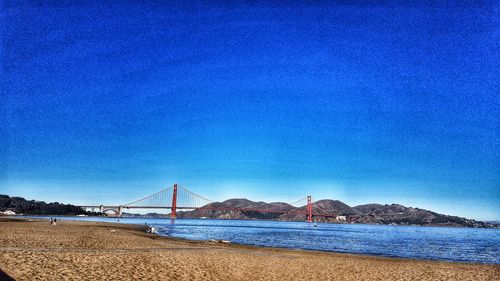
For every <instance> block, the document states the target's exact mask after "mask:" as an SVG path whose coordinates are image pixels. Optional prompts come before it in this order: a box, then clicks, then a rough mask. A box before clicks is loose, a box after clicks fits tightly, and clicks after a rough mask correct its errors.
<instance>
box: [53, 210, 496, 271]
mask: <svg viewBox="0 0 500 281" xmlns="http://www.w3.org/2000/svg"><path fill="white" fill-rule="evenodd" d="M59 218H60V219H62V220H89V221H106V222H117V219H116V218H102V217H98V218H97V217H58V219H59ZM120 223H130V224H144V223H147V224H148V225H151V226H154V227H156V228H157V229H158V232H159V234H160V235H164V236H171V237H179V238H186V239H192V240H208V239H217V240H229V241H231V242H232V243H239V244H246V245H256V246H268V247H281V248H293V249H308V250H319V251H331V252H342V253H355V254H368V255H377V256H387V257H400V258H413V259H431V260H446V261H461V262H478V263H491V264H500V229H480V228H450V227H412V226H388V225H361V224H324V223H318V224H317V227H314V226H313V224H310V223H305V222H278V221H244V220H209V219H206V220H202V219H178V220H176V221H175V223H171V222H170V220H169V219H155V218H147V219H145V218H120Z"/></svg>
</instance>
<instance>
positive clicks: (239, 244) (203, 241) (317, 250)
mask: <svg viewBox="0 0 500 281" xmlns="http://www.w3.org/2000/svg"><path fill="white" fill-rule="evenodd" d="M36 217H37V218H29V217H26V216H23V217H17V218H16V217H4V218H11V219H18V220H29V219H31V220H37V219H39V220H42V221H45V220H48V219H49V218H51V217H65V216H63V215H57V216H42V215H39V216H36ZM38 217H46V218H47V219H45V218H38ZM67 217H75V216H67ZM95 218H99V217H95ZM110 219H116V220H118V219H121V218H110ZM133 219H136V218H133ZM144 219H147V218H144ZM150 219H162V218H150ZM181 220H184V219H181ZM185 220H192V218H186V219H185ZM214 220H217V219H214ZM219 220H221V221H225V220H226V219H219ZM1 221H2V217H1V216H0V222H1ZM65 221H67V222H99V223H109V224H120V225H131V226H138V227H145V225H143V224H138V223H126V222H119V221H109V222H105V221H88V220H85V219H84V218H82V219H73V220H65ZM235 221H237V220H235ZM252 221H256V220H252ZM262 221H266V220H262ZM278 222H285V223H286V221H278ZM356 225H365V224H356ZM370 225H371V224H370ZM374 225H376V224H374ZM381 226H388V225H381ZM399 226H403V227H414V226H410V225H407V226H406V225H396V227H399ZM415 227H418V226H415ZM420 227H423V226H420ZM425 227H435V228H452V229H455V227H453V226H425ZM463 228H464V229H469V228H467V227H463ZM146 229H147V228H146ZM146 229H144V231H145V230H146ZM470 229H477V228H470ZM481 229H490V228H481ZM493 229H494V228H493ZM157 236H158V237H162V238H166V239H172V240H174V241H186V242H193V243H207V242H208V240H194V239H188V238H182V237H172V236H166V235H157ZM226 245H232V246H241V247H250V248H252V249H255V250H258V249H275V250H280V249H283V250H290V251H306V252H312V253H330V254H341V255H354V256H366V257H375V258H389V259H401V260H410V261H430V262H448V263H463V264H478V265H500V263H499V264H495V263H488V262H479V261H469V260H446V259H439V258H435V259H432V258H412V257H400V256H389V255H383V254H370V253H352V252H337V251H329V250H321V249H304V248H291V247H290V248H288V247H276V246H265V245H251V244H243V243H237V242H232V241H229V243H228V244H226Z"/></svg>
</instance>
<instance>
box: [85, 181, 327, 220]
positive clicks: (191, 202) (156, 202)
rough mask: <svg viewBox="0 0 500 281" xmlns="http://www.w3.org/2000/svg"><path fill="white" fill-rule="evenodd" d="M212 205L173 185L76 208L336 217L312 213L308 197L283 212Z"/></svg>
mask: <svg viewBox="0 0 500 281" xmlns="http://www.w3.org/2000/svg"><path fill="white" fill-rule="evenodd" d="M212 203H215V202H214V201H212V200H210V199H207V198H205V197H203V196H201V195H198V194H196V193H194V192H192V191H190V190H188V189H187V188H184V187H181V186H178V185H177V184H174V185H173V186H170V187H168V188H165V189H163V190H161V191H159V192H157V193H154V194H151V195H149V196H146V197H144V198H141V199H139V200H136V201H133V202H130V203H127V204H122V205H115V206H112V205H86V206H79V207H81V208H84V209H91V210H92V211H96V210H99V212H101V213H108V214H112V215H114V216H117V217H121V216H122V213H123V211H124V210H126V209H170V210H171V212H170V218H171V219H176V218H177V210H212V211H241V212H259V213H281V214H292V215H304V218H305V221H307V222H312V219H313V217H314V216H322V217H335V216H336V214H319V213H313V202H312V198H311V196H310V195H308V196H305V197H302V198H300V199H299V200H297V201H295V202H292V203H289V205H288V206H289V207H284V208H273V209H263V208H252V207H248V208H239V207H228V206H221V205H220V204H212Z"/></svg>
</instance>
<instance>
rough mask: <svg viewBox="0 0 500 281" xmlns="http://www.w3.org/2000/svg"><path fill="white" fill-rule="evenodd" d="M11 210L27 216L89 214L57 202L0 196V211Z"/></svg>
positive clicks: (75, 207) (78, 208)
mask: <svg viewBox="0 0 500 281" xmlns="http://www.w3.org/2000/svg"><path fill="white" fill-rule="evenodd" d="M6 210H11V211H14V212H15V213H16V214H29V215H80V214H89V213H88V212H85V211H84V210H83V209H82V208H80V207H77V206H73V205H70V204H61V203H58V202H53V203H45V202H43V201H35V200H26V199H24V198H22V197H10V196H8V195H1V194H0V211H6Z"/></svg>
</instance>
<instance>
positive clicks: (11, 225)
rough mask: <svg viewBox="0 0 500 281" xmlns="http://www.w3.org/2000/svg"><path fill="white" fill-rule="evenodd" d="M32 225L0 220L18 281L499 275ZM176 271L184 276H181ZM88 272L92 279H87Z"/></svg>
mask: <svg viewBox="0 0 500 281" xmlns="http://www.w3.org/2000/svg"><path fill="white" fill-rule="evenodd" d="M31 220H32V221H28V220H27V218H23V219H17V218H16V219H11V220H7V221H6V220H5V219H0V269H1V270H4V271H5V272H6V273H7V274H8V275H9V276H11V277H13V278H15V279H16V280H29V279H32V277H35V276H37V277H38V276H40V277H41V279H45V278H46V279H61V278H60V277H61V276H71V278H70V279H72V278H76V279H78V278H79V277H81V278H82V279H95V278H96V276H97V277H98V276H107V277H106V279H125V280H130V279H165V280H176V279H178V280H207V279H214V280H235V279H237V280H252V279H253V278H250V277H252V275H254V274H257V273H255V272H254V271H255V270H253V269H255V268H261V269H263V271H262V272H261V273H260V274H261V275H260V276H261V277H260V278H261V279H262V280H294V279H296V278H297V279H302V278H298V277H299V276H302V277H304V278H306V277H308V276H309V277H308V278H310V279H313V280H360V279H365V280H366V279H371V280H398V279H399V278H398V276H400V274H409V273H411V274H412V276H413V277H414V278H411V279H413V280H416V279H419V280H435V279H439V278H441V277H446V278H444V279H445V280H491V279H494V278H495V277H498V276H500V265H494V264H480V263H468V262H449V261H436V260H418V259H405V258H395V257H385V256H375V255H359V254H350V253H337V252H325V251H314V250H303V249H288V248H275V247H260V246H252V245H243V244H236V243H230V244H225V243H218V242H209V241H199V240H188V239H184V238H175V237H168V236H159V235H151V234H147V233H146V232H145V229H146V227H145V226H144V225H138V224H123V223H108V222H88V221H61V222H58V225H57V226H55V227H51V226H50V225H49V224H48V223H47V222H46V221H45V220H43V219H40V220H36V219H31ZM138 257H140V258H138ZM145 260H147V261H148V262H144V261H145ZM165 260H168V262H165ZM108 261H114V262H113V263H112V264H115V263H116V264H120V265H121V268H122V269H123V270H124V272H123V273H120V272H115V271H114V270H113V268H112V267H102V266H101V265H102V263H107V262H108ZM47 263H48V264H49V265H46V264H47ZM310 264H312V265H313V266H309V265H310ZM193 265H195V266H193ZM82 268H86V269H87V270H83V271H82ZM138 268H139V269H138ZM177 268H184V269H185V270H187V273H185V274H187V275H185V274H184V273H180V272H178V270H176V269H177ZM166 269H170V270H166ZM264 269H265V270H264ZM189 271H193V272H191V273H189ZM90 272H92V274H94V275H89V274H90ZM125 272H127V274H124V273H125ZM305 273H307V274H305ZM134 274H135V275H134ZM304 274H305V275H304ZM131 276H134V277H133V278H131ZM335 276H336V277H335ZM334 277H335V278H337V279H335V278H334ZM339 277H342V278H339ZM483 277H484V278H483ZM332 278H333V279H332ZM351 278H353V279H351ZM98 279H99V278H98ZM256 279H258V278H256ZM441 279H442V278H441Z"/></svg>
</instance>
